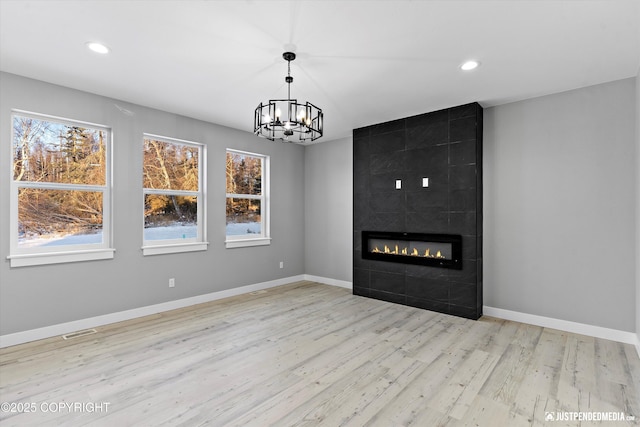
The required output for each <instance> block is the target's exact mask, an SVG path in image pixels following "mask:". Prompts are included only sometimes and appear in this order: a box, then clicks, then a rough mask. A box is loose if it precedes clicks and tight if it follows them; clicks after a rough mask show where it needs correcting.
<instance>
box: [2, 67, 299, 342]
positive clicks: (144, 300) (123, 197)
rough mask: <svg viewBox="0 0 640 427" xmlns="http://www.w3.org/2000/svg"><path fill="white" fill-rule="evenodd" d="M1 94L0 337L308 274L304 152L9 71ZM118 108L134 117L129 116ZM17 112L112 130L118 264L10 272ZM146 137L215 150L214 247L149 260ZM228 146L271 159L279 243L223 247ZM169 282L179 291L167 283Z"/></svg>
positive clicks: (211, 186)
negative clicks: (144, 229)
mask: <svg viewBox="0 0 640 427" xmlns="http://www.w3.org/2000/svg"><path fill="white" fill-rule="evenodd" d="M0 93H1V94H2V96H1V99H0V129H2V138H0V170H1V171H4V172H3V174H2V178H1V179H0V197H1V200H2V203H1V204H0V334H1V335H5V334H10V333H14V332H19V331H25V330H30V329H35V328H39V327H44V326H50V325H55V324H59V323H64V322H69V321H73V320H79V319H84V318H89V317H93V316H99V315H103V314H108V313H114V312H118V311H123V310H127V309H133V308H138V307H143V306H147V305H152V304H158V303H162V302H167V301H172V300H177V299H181V298H187V297H191V296H197V295H202V294H206V293H210V292H216V291H220V290H225V289H230V288H233V287H238V286H243V285H249V284H254V283H259V282H264V281H269V280H274V279H278V278H283V277H289V276H294V275H298V274H303V273H304V225H305V224H304V219H303V210H304V180H303V179H302V177H303V174H304V148H303V147H300V146H296V145H291V144H281V143H277V142H271V141H267V140H263V139H259V138H256V137H255V136H254V135H252V134H251V133H248V132H241V131H238V130H233V129H230V128H226V127H222V126H218V125H215V124H211V123H206V122H202V121H198V120H194V119H190V118H186V117H181V116H177V115H174V114H169V113H166V112H162V111H158V110H153V109H149V108H145V107H141V106H137V105H131V104H127V103H124V102H119V101H115V100H113V99H109V98H105V97H101V96H96V95H92V94H88V93H84V92H79V91H75V90H71V89H68V88H64V87H60V86H55V85H51V84H47V83H43V82H39V81H35V80H30V79H26V78H23V77H19V76H15V75H11V74H6V73H2V74H0ZM115 104H118V105H120V106H122V107H124V108H127V109H129V110H131V111H133V112H134V113H135V115H134V116H132V117H130V116H127V115H124V114H122V113H121V112H120V111H119V110H118V108H116V106H115ZM12 108H16V109H22V110H27V111H32V112H37V113H43V114H50V115H54V116H60V117H66V118H71V119H76V120H82V121H87V122H93V123H99V124H104V125H107V126H110V127H112V129H113V135H114V144H113V145H114V148H113V166H114V187H113V206H114V241H115V248H116V253H115V259H113V260H106V261H92V262H81V263H73V264H58V265H47V266H37V267H21V268H9V261H8V260H7V259H6V257H7V256H8V255H9V240H8V229H9V206H8V203H6V201H7V200H8V191H9V181H8V178H9V176H10V175H9V173H7V171H9V170H10V167H11V166H10V165H11V162H10V152H11V150H10V144H11V138H10V129H11V126H10V113H11V109H12ZM247 114H248V115H247V120H249V121H250V120H251V111H248V112H247ZM143 132H149V133H153V134H158V135H163V136H168V137H175V138H181V139H186V140H192V141H196V142H201V143H204V144H207V150H208V159H207V161H208V177H207V178H208V179H207V189H208V203H207V226H208V241H209V242H210V245H209V249H208V250H207V251H205V252H192V253H184V254H170V255H156V256H147V257H143V256H142V251H141V249H140V247H141V244H142V202H141V194H142V177H141V168H142V134H143ZM226 148H235V149H240V150H248V151H253V152H258V153H263V154H268V155H270V156H271V171H272V173H271V202H272V204H271V216H272V221H271V234H272V238H273V240H272V244H271V245H270V246H262V247H252V248H237V249H225V247H224V238H225V213H224V211H225V184H224V183H225V149H226ZM279 261H284V266H285V268H284V269H280V268H279ZM170 277H175V279H176V287H175V288H169V287H168V279H169V278H170Z"/></svg>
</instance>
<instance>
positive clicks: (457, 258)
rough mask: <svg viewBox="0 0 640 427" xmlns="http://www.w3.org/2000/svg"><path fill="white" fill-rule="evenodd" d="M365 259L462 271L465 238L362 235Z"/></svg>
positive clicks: (422, 234) (398, 234)
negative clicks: (463, 239) (463, 240)
mask: <svg viewBox="0 0 640 427" xmlns="http://www.w3.org/2000/svg"><path fill="white" fill-rule="evenodd" d="M362 247H363V250H362V258H364V259H372V260H378V261H388V262H401V263H405V264H417V265H428V266H432V267H441V268H455V269H457V270H460V269H462V236H460V235H455V234H428V233H396V232H381V231H363V232H362Z"/></svg>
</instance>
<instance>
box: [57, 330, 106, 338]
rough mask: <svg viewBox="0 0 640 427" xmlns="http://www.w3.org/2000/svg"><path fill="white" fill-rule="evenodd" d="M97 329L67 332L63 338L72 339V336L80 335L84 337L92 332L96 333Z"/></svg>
mask: <svg viewBox="0 0 640 427" xmlns="http://www.w3.org/2000/svg"><path fill="white" fill-rule="evenodd" d="M96 332H98V331H96V330H95V329H85V330H84V331H76V332H71V333H70V334H66V335H63V336H62V338H63V339H65V340H70V339H72V338H78V337H83V336H85V335H91V334H95V333H96Z"/></svg>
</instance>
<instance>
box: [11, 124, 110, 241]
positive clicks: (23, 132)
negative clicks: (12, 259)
mask: <svg viewBox="0 0 640 427" xmlns="http://www.w3.org/2000/svg"><path fill="white" fill-rule="evenodd" d="M12 125H13V144H12V148H13V181H14V185H15V188H16V191H17V193H18V194H17V224H16V226H17V228H18V242H17V244H18V247H19V248H20V247H28V248H33V247H38V246H52V245H55V246H64V245H76V244H95V243H102V242H103V236H102V231H103V221H104V218H103V213H104V209H105V200H104V194H105V191H106V179H107V178H106V176H107V175H106V167H107V162H106V150H107V145H108V139H109V135H108V131H107V130H106V129H93V128H90V127H84V126H79V125H74V124H70V123H60V122H56V121H53V120H45V119H40V118H35V117H28V116H21V115H14V116H13V122H12ZM72 236H73V237H72Z"/></svg>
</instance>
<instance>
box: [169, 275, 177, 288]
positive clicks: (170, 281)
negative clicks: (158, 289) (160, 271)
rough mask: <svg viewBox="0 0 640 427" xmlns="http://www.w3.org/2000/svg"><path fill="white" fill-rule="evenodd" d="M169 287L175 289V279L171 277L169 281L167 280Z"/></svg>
mask: <svg viewBox="0 0 640 427" xmlns="http://www.w3.org/2000/svg"><path fill="white" fill-rule="evenodd" d="M169 287H170V288H175V287H176V279H174V278H173V277H172V278H171V279H169Z"/></svg>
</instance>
